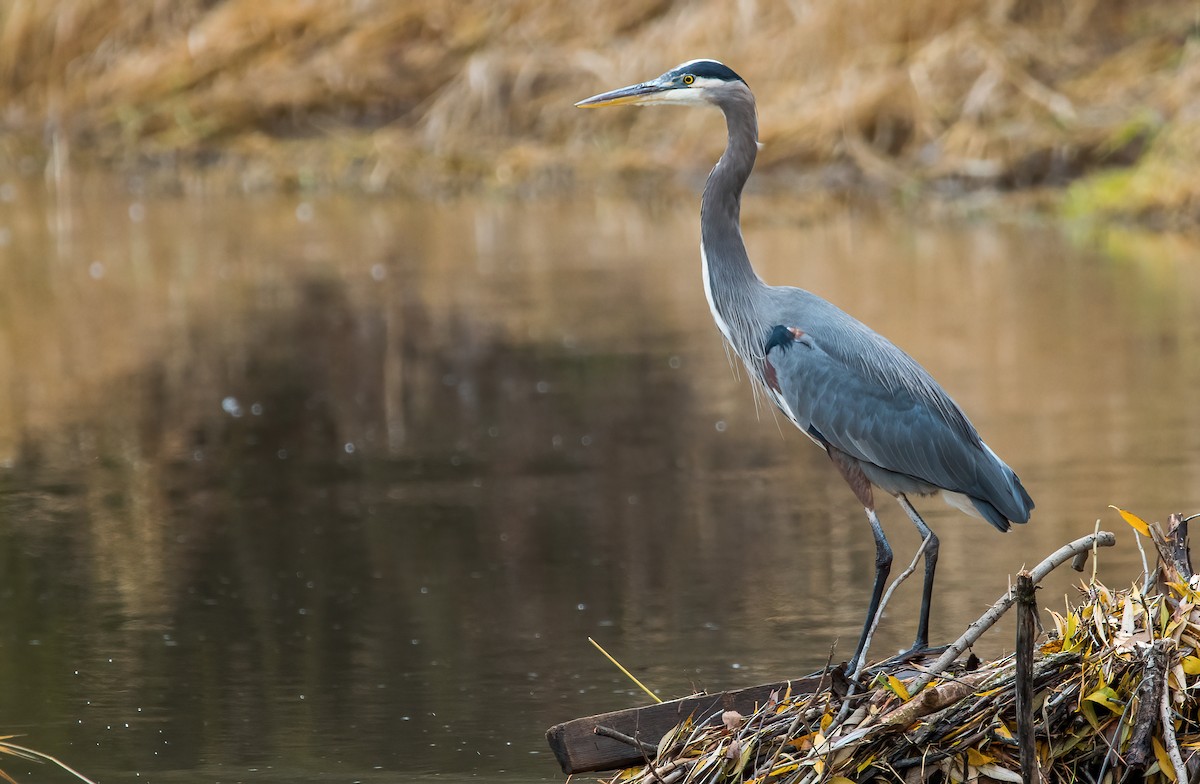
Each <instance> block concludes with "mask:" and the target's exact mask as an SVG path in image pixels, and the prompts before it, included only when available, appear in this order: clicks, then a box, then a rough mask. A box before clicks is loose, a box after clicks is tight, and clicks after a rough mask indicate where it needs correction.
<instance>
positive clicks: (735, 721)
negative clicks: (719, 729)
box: [721, 710, 746, 731]
mask: <svg viewBox="0 0 1200 784" xmlns="http://www.w3.org/2000/svg"><path fill="white" fill-rule="evenodd" d="M745 720H746V717H745V716H743V715H742V714H740V713H738V712H737V711H735V710H727V711H725V712H724V713H722V714H721V723H722V724H724V725H725V729H727V730H731V731H732V730H736V729H737V728H738V727H739V726H740V725H741V723H742V722H743V721H745Z"/></svg>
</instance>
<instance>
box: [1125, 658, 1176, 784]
mask: <svg viewBox="0 0 1200 784" xmlns="http://www.w3.org/2000/svg"><path fill="white" fill-rule="evenodd" d="M1166 658H1167V642H1166V641H1165V640H1155V641H1154V644H1153V645H1151V646H1150V650H1149V651H1147V652H1146V667H1145V669H1144V670H1142V682H1141V683H1140V684H1138V689H1137V712H1136V713H1134V714H1133V731H1132V733H1131V734H1130V736H1129V750H1128V751H1127V752H1125V765H1126V767H1128V769H1129V770H1130V771H1132V772H1134V773H1137V774H1141V773H1144V772H1145V770H1146V768H1148V767H1150V765H1151V764H1152V763H1153V762H1154V759H1155V757H1154V747H1153V745H1152V739H1153V737H1154V730H1155V729H1157V728H1158V714H1159V712H1160V711H1161V709H1162V708H1161V706H1162V688H1163V683H1164V681H1165V680H1166V678H1165V677H1164V676H1165V674H1166V672H1165V671H1166Z"/></svg>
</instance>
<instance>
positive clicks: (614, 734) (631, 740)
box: [592, 724, 658, 754]
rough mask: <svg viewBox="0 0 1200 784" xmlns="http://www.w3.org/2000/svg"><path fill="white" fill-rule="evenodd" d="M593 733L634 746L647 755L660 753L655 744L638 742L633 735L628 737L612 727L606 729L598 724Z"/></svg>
mask: <svg viewBox="0 0 1200 784" xmlns="http://www.w3.org/2000/svg"><path fill="white" fill-rule="evenodd" d="M592 732H594V733H596V734H597V735H602V736H604V737H605V738H612V739H613V740H616V741H620V742H621V743H624V744H625V745H626V746H633V747H634V748H635V749H638V750H640V751H642V752H645V753H655V754H657V753H658V747H657V746H655V745H654V744H653V743H647V742H646V741H644V740H638V739H637V738H635V737H633V736H631V735H626V734H625V733H624V732H621V731H620V730H614V729H613V728H612V727H605V726H604V725H603V724H597V725H596V726H595V727H594V728H593V729H592Z"/></svg>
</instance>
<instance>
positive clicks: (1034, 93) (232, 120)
mask: <svg viewBox="0 0 1200 784" xmlns="http://www.w3.org/2000/svg"><path fill="white" fill-rule="evenodd" d="M1194 33H1195V14H1194V7H1193V5H1192V4H1188V3H1183V2H1163V3H1158V4H1154V5H1152V6H1144V5H1140V4H1133V5H1131V4H1126V3H1121V2H1118V1H1117V0H1075V1H1074V2H1066V3H1061V4H1055V5H1054V6H1053V7H1044V6H1043V5H1042V4H1031V3H1021V2H1015V0H1014V2H1008V3H1001V4H994V3H984V2H971V1H967V0H964V1H963V2H957V3H953V4H945V3H937V2H933V1H932V0H920V1H919V2H915V3H906V4H904V5H903V7H902V8H901V7H896V6H895V5H894V4H890V3H887V2H884V1H883V0H859V1H858V2H852V3H832V2H823V3H817V4H811V5H804V6H801V5H797V4H791V5H789V4H773V5H770V6H767V5H762V6H759V5H756V4H754V3H739V4H722V3H718V2H715V0H704V1H703V2H697V3H675V2H669V1H667V0H665V1H664V2H658V3H653V4H649V5H647V4H642V3H634V2H599V0H595V1H594V2H585V3H583V4H582V5H578V4H577V5H574V6H572V7H571V14H569V15H568V14H564V13H562V12H559V11H557V10H554V9H552V8H547V7H544V5H543V4H540V3H537V2H534V0H516V1H515V2H512V3H508V4H505V5H504V6H502V7H497V6H495V5H494V4H491V3H487V2H483V0H468V1H467V2H464V3H460V4H457V5H456V7H455V9H454V10H453V12H451V11H450V10H448V9H446V8H444V7H443V6H442V4H439V3H435V2H432V0H417V1H416V2H409V3H404V4H373V3H362V2H351V1H350V0H344V1H343V2H334V3H313V2H300V3H297V2H289V1H286V0H271V1H270V2H263V3H250V2H246V1H245V0H230V1H229V2H224V3H217V4H212V3H206V2H200V0H192V1H191V2H184V3H174V4H171V5H170V6H169V7H166V6H163V5H162V4H161V3H155V2H151V1H150V0H134V1H133V2H128V3H124V4H122V10H121V13H120V14H117V15H113V14H112V13H111V9H110V7H109V6H108V5H107V4H105V3H102V2H99V1H98V0H93V1H91V2H83V3H70V4H67V3H61V2H47V3H37V4H34V3H20V2H18V3H11V4H9V5H8V7H7V8H6V9H5V10H3V11H0V103H2V105H4V106H5V110H4V112H3V113H2V114H0V129H2V130H3V132H4V133H3V137H2V138H0V171H3V170H4V169H7V170H9V171H24V172H26V173H36V172H39V171H42V170H44V171H46V172H48V174H49V176H51V177H52V178H58V177H64V176H68V175H69V172H70V171H72V170H73V169H74V168H75V167H80V166H100V167H103V168H106V169H112V170H116V171H119V172H123V173H128V174H131V175H134V176H136V177H137V178H138V180H139V181H140V182H149V183H151V184H157V185H158V186H160V187H163V188H179V189H184V190H216V191H231V190H234V191H260V190H305V189H324V188H337V189H343V188H345V189H360V190H366V191H388V192H401V193H405V194H410V195H414V196H418V197H422V198H429V197H444V196H447V195H453V194H458V193H464V192H472V193H479V192H491V191H499V192H504V193H516V194H536V195H544V194H547V193H559V192H568V191H571V190H576V189H583V188H587V189H597V188H599V189H611V190H614V191H616V190H621V191H628V190H631V189H632V190H643V189H653V190H655V191H656V192H661V191H662V190H664V189H665V190H670V189H672V188H677V189H678V190H679V191H680V192H682V191H683V190H685V189H688V190H690V189H693V188H694V186H695V182H696V181H697V180H698V179H700V178H702V177H703V176H704V173H705V172H706V171H707V169H708V167H709V166H710V165H711V162H712V160H713V158H714V157H715V155H716V154H717V153H718V152H719V149H720V143H721V142H720V136H719V134H720V125H719V121H715V120H713V119H712V118H711V117H705V116H703V114H702V113H690V114H683V113H681V114H677V115H675V116H673V117H670V118H664V117H663V116H662V115H661V114H659V113H656V112H639V111H612V112H597V113H584V112H579V111H578V110H576V109H575V108H574V106H573V103H574V102H575V101H576V100H578V99H580V98H582V97H584V96H586V95H590V94H592V93H594V92H597V91H600V90H603V89H608V88H611V87H615V86H619V85H622V84H626V83H629V82H633V81H638V80H641V79H644V78H649V77H651V76H654V75H657V74H658V73H660V72H661V71H663V70H665V69H666V68H667V67H669V66H671V65H673V64H675V63H677V62H679V61H682V60H685V59H689V58H691V57H695V56H697V55H704V56H712V57H717V58H719V59H722V60H724V61H725V62H727V63H729V64H730V65H732V66H733V67H735V68H736V69H737V70H738V71H739V72H740V73H741V74H742V75H743V76H744V77H745V78H746V79H747V81H748V82H749V83H750V84H751V86H753V87H754V89H755V91H756V94H757V96H758V98H759V103H760V117H761V122H762V141H763V143H764V148H763V152H762V155H761V157H760V163H759V172H760V175H765V177H764V178H763V183H764V184H765V187H768V188H780V189H786V190H788V191H789V192H794V191H795V190H796V189H800V190H802V191H804V192H809V193H813V194H817V195H818V197H819V198H834V199H847V198H857V197H860V196H864V195H866V196H870V197H882V198H883V199H886V200H894V201H897V202H900V203H904V204H912V203H914V202H922V201H926V200H928V201H932V202H944V203H951V204H953V203H955V202H957V201H958V200H960V199H961V198H962V197H963V196H964V195H968V194H973V193H979V192H998V193H1002V194H1013V193H1018V194H1022V195H1021V197H1020V199H1021V201H1022V203H1023V204H1032V205H1034V206H1035V207H1036V208H1038V209H1045V210H1049V211H1053V212H1057V213H1064V214H1068V215H1071V216H1073V217H1082V218H1088V219H1091V218H1095V219H1103V220H1109V219H1112V220H1120V221H1128V222H1133V223H1138V224H1141V225H1148V226H1152V227H1165V228H1188V227H1193V226H1195V225H1196V224H1197V222H1200V209H1198V208H1197V203H1198V202H1197V190H1198V188H1200V186H1197V184H1196V183H1200V176H1197V175H1200V166H1197V163H1196V160H1195V159H1196V154H1195V151H1196V149H1197V144H1196V142H1197V140H1198V139H1200V111H1197V109H1198V108H1200V104H1198V103H1197V100H1196V98H1195V96H1196V95H1200V90H1197V86H1198V83H1200V47H1198V46H1197V44H1196V39H1195V35H1194ZM1030 194H1032V198H1030V197H1029V195H1030ZM1001 201H1006V200H1001Z"/></svg>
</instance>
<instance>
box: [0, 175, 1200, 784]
mask: <svg viewBox="0 0 1200 784" xmlns="http://www.w3.org/2000/svg"><path fill="white" fill-rule="evenodd" d="M0 186H2V187H0V522H2V526H0V559H2V567H3V568H2V570H0V706H2V707H0V732H5V733H7V732H19V733H25V735H26V737H25V739H24V740H25V741H26V742H27V743H28V744H29V745H32V746H34V747H37V748H40V749H43V750H45V751H47V752H49V753H52V754H55V755H57V756H60V757H61V758H63V759H64V760H66V761H68V762H69V763H71V764H72V765H75V766H76V767H78V768H80V769H81V770H83V771H85V772H87V773H89V774H90V775H93V776H94V777H96V778H97V779H99V780H101V781H134V780H138V781H221V782H226V781H229V782H232V781H412V780H424V779H436V780H441V781H459V780H468V779H481V780H489V781H537V780H548V781H559V780H561V779H562V776H561V775H560V774H559V772H558V769H557V766H556V764H555V763H554V760H553V758H552V757H551V755H550V754H549V753H548V751H547V749H546V748H545V745H544V741H543V739H542V732H543V730H544V729H545V728H546V727H547V726H548V725H550V724H553V723H555V722H557V721H561V720H565V719H568V718H573V717H575V716H579V715H584V714H588V713H594V712H599V711H602V710H610V709H614V708H619V707H626V706H629V705H633V704H640V703H641V702H644V700H643V699H641V698H639V697H638V695H637V694H635V693H634V692H633V690H632V689H631V687H630V685H629V684H628V683H627V682H626V681H625V680H624V679H623V677H622V676H620V675H619V674H617V673H615V671H614V670H613V669H612V668H611V667H610V666H609V665H608V664H607V663H605V662H604V661H603V660H602V659H601V658H600V657H599V656H598V655H597V654H596V653H595V652H594V651H593V650H592V649H591V647H590V646H589V645H588V644H587V642H586V637H587V636H589V635H590V636H593V637H596V638H597V639H598V640H600V641H601V642H602V643H603V644H605V645H606V646H607V647H608V648H609V650H611V651H612V652H613V653H614V654H616V655H617V656H618V657H619V658H620V659H622V660H623V661H624V662H625V663H626V664H627V665H629V666H630V667H631V668H632V669H633V670H634V671H635V672H637V674H638V675H639V676H640V677H641V678H642V679H643V680H644V681H646V682H647V683H648V684H650V685H652V686H653V687H655V688H656V689H658V690H659V692H660V693H661V694H663V695H664V696H675V695H680V694H684V693H688V692H690V691H691V690H692V689H693V688H694V687H708V688H722V687H731V686H738V685H748V684H753V683H761V682H766V681H769V680H772V679H777V678H783V677H787V676H792V675H797V674H803V673H806V672H809V671H811V670H813V669H815V668H817V667H819V666H820V665H821V664H823V663H824V662H825V660H826V659H827V657H828V656H829V655H830V647H831V645H833V644H834V643H835V642H836V641H838V640H840V643H839V645H838V648H837V653H836V656H837V657H839V658H844V657H845V656H846V655H847V654H848V653H849V649H850V648H851V647H852V646H853V642H854V640H855V638H856V633H857V630H858V626H859V624H860V617H861V613H862V612H863V609H864V606H865V602H866V591H867V588H868V586H869V583H870V571H871V564H872V560H873V547H872V544H871V538H870V536H869V532H868V529H867V526H866V523H865V520H864V519H863V518H862V512H861V510H860V509H858V507H857V503H856V502H855V501H854V499H853V496H852V495H851V494H850V492H849V490H848V489H847V488H845V487H844V486H843V485H842V483H841V480H840V479H839V478H838V477H837V475H836V472H835V471H833V469H832V468H831V466H830V465H829V464H828V461H827V459H826V458H825V457H824V456H823V455H822V454H821V453H820V452H819V451H818V450H816V449H815V448H813V447H812V446H811V444H809V443H808V441H807V439H805V438H803V437H801V436H800V435H799V434H798V433H796V432H793V431H792V430H791V429H790V428H789V427H788V426H786V425H785V423H783V422H782V420H780V419H779V418H777V417H775V416H773V415H772V413H771V412H770V411H768V410H765V409H764V410H762V411H759V412H756V410H755V402H754V399H753V396H752V395H751V392H750V389H749V387H748V385H747V384H746V383H745V381H744V379H739V378H737V377H736V376H735V374H734V373H733V372H732V371H731V370H730V367H729V364H728V362H727V359H726V356H725V353H724V351H723V349H722V347H721V344H720V342H719V336H718V334H717V332H716V330H715V328H714V327H713V326H712V324H711V322H710V319H709V315H708V312H707V307H706V305H705V303H704V296H703V293H702V290H701V284H700V275H699V262H698V258H697V227H696V222H697V218H696V215H695V200H694V199H687V200H683V201H682V202H681V203H679V204H678V205H671V206H659V207H657V208H652V207H648V206H647V205H644V204H642V205H639V204H631V203H618V202H610V201H580V202H576V203H567V204H563V203H553V204H551V203H539V204H527V205H513V204H507V203H486V202H485V203H478V202H475V203H450V204H436V205H432V204H411V203H400V202H390V201H384V200H354V199H346V198H319V197H317V198H313V199H311V200H308V201H302V200H300V199H298V198H269V199H257V200H256V199H244V200H225V199H221V200H210V199H203V198H193V199H163V198H154V199H145V200H142V199H139V198H137V197H135V196H128V195H125V194H127V193H128V192H129V191H128V190H127V189H126V188H125V187H124V186H123V185H119V184H115V183H111V182H104V181H95V182H87V183H83V184H81V185H79V187H78V188H77V189H76V190H75V191H73V192H72V193H71V195H70V196H59V197H55V196H53V195H51V194H48V193H46V192H45V191H44V190H42V189H40V188H38V187H36V186H35V185H32V184H29V183H22V182H8V183H0ZM746 212H747V219H748V223H747V227H746V232H747V236H748V241H749V243H750V246H751V254H752V256H754V257H755V258H756V259H757V260H758V264H759V268H760V271H761V273H762V274H763V276H764V277H765V278H766V279H767V280H769V281H771V282H777V283H785V282H787V283H796V284H799V285H804V286H806V287H808V288H810V289H813V290H815V291H818V292H820V293H822V294H823V295H825V296H827V297H828V298H830V299H832V300H833V301H835V302H837V303H839V304H841V305H842V306H844V307H846V308H847V309H849V310H850V311H851V312H853V313H855V314H856V315H858V316H859V317H860V318H863V319H864V320H866V321H867V322H868V323H869V324H871V325H872V326H874V327H875V328H877V329H879V330H880V331H882V332H885V333H886V334H888V335H889V336H890V337H891V338H892V339H893V340H895V341H896V342H897V343H899V344H900V345H901V346H902V347H905V348H907V349H908V350H909V351H910V352H911V353H913V354H914V355H915V356H916V357H917V358H918V359H919V360H920V361H922V362H923V363H924V364H925V365H926V366H927V367H928V368H929V369H930V370H932V371H933V372H934V374H935V375H936V376H937V377H938V378H939V379H940V380H941V381H942V383H943V384H944V385H945V386H946V387H947V388H948V389H949V390H950V392H951V394H953V395H954V396H955V398H956V399H957V400H958V401H959V402H960V403H961V404H962V405H963V406H964V407H965V408H966V410H967V411H968V412H969V413H970V415H971V416H972V418H973V420H974V421H975V424H976V425H977V426H978V427H979V429H980V430H981V431H982V433H983V434H984V436H985V437H986V438H987V439H988V441H989V442H990V443H991V444H992V446H993V447H994V448H995V449H996V450H997V451H998V452H999V453H1000V454H1001V455H1003V456H1004V457H1005V458H1006V459H1007V460H1008V462H1010V463H1011V464H1012V465H1013V466H1014V467H1015V468H1016V469H1017V470H1018V471H1019V473H1020V474H1021V476H1022V478H1023V479H1024V481H1025V485H1026V487H1027V488H1028V489H1029V490H1030V492H1031V493H1032V495H1033V496H1034V498H1035V499H1036V501H1037V503H1038V509H1037V512H1036V516H1035V519H1034V522H1033V523H1032V524H1031V525H1029V526H1026V527H1023V528H1018V529H1016V530H1015V531H1014V532H1012V533H1010V534H1008V535H1007V536H1001V535H999V534H996V533H995V532H994V531H992V530H991V529H990V528H988V527H986V526H984V525H982V524H981V523H980V522H979V521H976V520H972V519H970V518H965V517H962V516H961V515H959V514H958V513H956V512H954V511H953V510H950V509H949V508H948V507H945V506H944V505H943V504H942V503H941V502H940V501H926V502H924V503H922V504H919V506H920V507H921V508H922V509H923V510H924V511H925V512H926V513H927V517H926V519H927V520H928V521H929V522H930V524H931V525H932V526H933V527H935V529H937V530H938V531H939V532H940V534H941V536H942V565H941V569H940V571H939V592H938V596H937V600H936V606H935V616H934V619H933V636H934V638H935V640H948V639H950V638H952V637H954V636H956V635H957V633H958V632H959V631H960V630H961V628H962V627H963V626H964V625H965V624H966V623H967V622H969V621H970V620H972V619H973V618H974V617H975V616H976V615H977V614H978V613H979V612H980V611H981V610H982V608H983V607H985V606H986V605H987V604H989V603H990V602H991V601H992V600H993V599H994V598H995V597H996V596H997V595H998V594H999V593H1000V592H1001V591H1002V590H1003V589H1004V587H1005V585H1006V583H1007V580H1008V575H1010V574H1012V573H1014V572H1015V571H1016V570H1017V569H1019V568H1020V567H1021V566H1022V565H1023V564H1032V563H1035V562H1037V561H1039V560H1041V558H1042V557H1043V556H1044V555H1046V554H1047V553H1049V552H1050V551H1051V550H1053V549H1055V548H1056V547H1057V546H1058V545H1060V544H1061V543H1063V542H1065V541H1067V540H1068V539H1071V538H1074V537H1076V536H1079V535H1082V534H1083V533H1086V532H1088V531H1090V530H1091V529H1092V527H1093V525H1094V523H1095V521H1096V519H1097V518H1102V519H1103V521H1104V523H1105V525H1106V526H1107V527H1110V528H1114V530H1118V532H1119V534H1120V535H1121V540H1120V545H1119V546H1118V548H1117V549H1116V550H1115V551H1112V552H1106V553H1104V554H1103V557H1102V559H1101V576H1102V577H1103V578H1104V579H1106V580H1107V581H1109V582H1110V583H1111V584H1114V585H1123V584H1125V583H1127V582H1128V581H1130V580H1133V579H1135V578H1136V576H1137V572H1138V569H1139V567H1138V565H1137V564H1138V556H1137V552H1136V549H1134V547H1133V544H1132V535H1131V533H1130V532H1129V531H1128V529H1125V528H1124V526H1123V524H1122V523H1120V521H1119V520H1117V519H1116V517H1115V514H1114V513H1113V512H1111V511H1110V510H1108V509H1107V508H1106V507H1107V505H1108V504H1110V503H1113V504H1119V505H1122V506H1125V507H1127V508H1130V509H1132V510H1134V511H1137V512H1139V513H1140V514H1142V515H1143V516H1144V517H1147V518H1151V519H1163V518H1165V517H1166V515H1167V514H1168V513H1169V512H1172V511H1176V510H1183V511H1193V512H1194V511H1200V406H1197V392H1198V390H1200V249H1198V248H1196V247H1194V246H1191V245H1189V244H1187V243H1186V242H1184V241H1182V240H1177V239H1172V238H1158V239H1151V240H1145V239H1143V240H1138V239H1136V238H1130V237H1127V236H1123V235H1118V234H1114V235H1110V236H1109V238H1108V239H1106V240H1105V241H1103V242H1098V241H1089V240H1077V241H1071V240H1070V239H1068V238H1066V237H1065V236H1064V235H1063V234H1062V233H1060V232H1059V231H1057V230H1056V229H1054V228H1052V227H1039V226H1031V225H994V224H990V223H970V224H955V225H914V223H913V222H911V221H907V220H903V219H898V218H886V217H880V216H876V215H870V214H864V213H857V212H854V211H848V212H846V213H845V214H841V215H837V216H835V217H832V218H830V219H828V220H822V221H820V222H814V223H808V224H805V225H797V224H796V223H795V222H793V221H790V220H789V219H788V215H789V211H788V210H787V209H786V205H780V204H777V203H772V201H770V200H768V199H766V198H763V197H759V198H757V199H751V200H750V202H749V203H748V205H747V207H746ZM881 510H882V514H883V517H884V522H885V525H887V526H888V528H889V530H890V531H891V532H892V537H893V542H894V545H895V547H896V550H897V553H898V554H899V555H898V558H899V559H901V560H905V561H906V560H907V558H908V555H909V554H910V553H911V552H912V551H913V550H914V549H915V547H916V545H917V540H916V537H915V534H913V533H911V532H910V530H909V529H910V526H909V525H908V524H907V522H906V520H905V518H904V517H903V515H902V513H900V510H899V508H898V507H895V506H894V505H893V504H890V503H888V504H887V505H883V506H881ZM1076 579H1078V578H1077V577H1075V576H1074V575H1073V574H1072V573H1070V572H1067V573H1065V574H1062V575H1056V576H1055V578H1054V580H1053V581H1052V582H1051V584H1050V585H1049V587H1047V589H1046V590H1044V591H1043V592H1042V594H1041V596H1042V600H1043V602H1044V603H1045V604H1047V605H1049V606H1061V604H1062V601H1063V598H1062V597H1063V595H1064V593H1065V592H1066V591H1067V590H1068V587H1069V585H1070V584H1071V582H1072V581H1073V580H1076ZM917 594H918V586H917V585H916V582H915V581H914V582H913V584H911V585H906V586H905V587H904V588H903V589H902V590H901V591H900V593H899V595H898V597H897V599H896V601H895V603H894V604H893V606H892V608H891V609H890V612H889V614H888V617H887V619H886V621H885V623H884V626H883V628H882V631H881V632H880V637H879V640H878V643H877V647H876V648H875V652H876V653H877V654H878V655H883V654H885V653H887V652H888V651H889V650H892V649H897V648H900V647H903V646H904V645H905V644H906V643H907V642H909V641H910V639H911V635H912V632H913V626H914V622H915V616H916V609H917V603H918V595H917ZM1010 639H1011V636H1010V634H1009V630H1007V629H1004V628H1001V629H998V630H997V631H996V632H994V633H993V634H992V635H991V636H990V637H988V638H985V640H984V643H983V645H982V651H981V652H983V653H995V652H998V651H1000V650H1002V649H1004V648H1005V647H1007V646H1009V645H1010V642H1009V641H1010ZM4 767H5V769H6V770H8V771H9V772H11V773H13V774H15V775H17V776H18V777H20V778H22V779H23V780H26V781H62V780H63V777H62V776H61V775H57V774H53V775H52V771H50V770H49V769H46V768H31V767H30V766H28V765H23V764H13V763H12V762H10V761H6V762H4Z"/></svg>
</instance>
